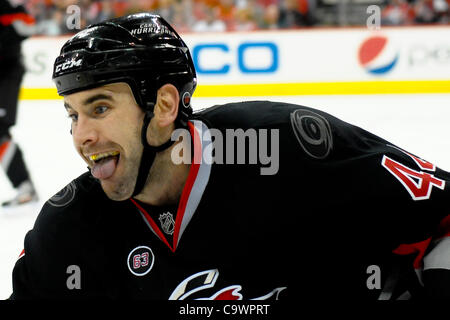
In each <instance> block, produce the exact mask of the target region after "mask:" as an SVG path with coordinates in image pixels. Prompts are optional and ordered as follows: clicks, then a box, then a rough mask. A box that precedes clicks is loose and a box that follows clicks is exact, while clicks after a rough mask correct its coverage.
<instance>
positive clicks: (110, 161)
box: [91, 157, 118, 179]
mask: <svg viewBox="0 0 450 320" xmlns="http://www.w3.org/2000/svg"><path fill="white" fill-rule="evenodd" d="M117 161H118V158H117V157H108V158H106V159H104V160H101V161H99V162H98V163H96V164H95V165H94V166H93V167H92V168H91V174H92V175H93V176H94V178H97V179H108V178H109V177H111V176H112V175H113V173H114V171H115V170H116V166H117Z"/></svg>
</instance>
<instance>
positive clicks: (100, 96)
mask: <svg viewBox="0 0 450 320" xmlns="http://www.w3.org/2000/svg"><path fill="white" fill-rule="evenodd" d="M97 100H109V101H113V100H114V99H113V97H112V96H110V95H108V94H104V93H98V94H96V95H93V96H92V97H89V98H87V99H85V100H84V101H83V105H84V106H87V105H89V104H91V103H94V102H95V101H97ZM64 108H66V110H67V109H73V108H72V106H71V105H70V104H68V103H67V102H64Z"/></svg>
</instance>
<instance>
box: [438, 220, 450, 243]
mask: <svg viewBox="0 0 450 320" xmlns="http://www.w3.org/2000/svg"><path fill="white" fill-rule="evenodd" d="M444 237H450V215H448V216H446V217H445V218H444V219H442V220H441V222H440V223H439V227H438V231H437V232H436V236H435V239H440V238H444Z"/></svg>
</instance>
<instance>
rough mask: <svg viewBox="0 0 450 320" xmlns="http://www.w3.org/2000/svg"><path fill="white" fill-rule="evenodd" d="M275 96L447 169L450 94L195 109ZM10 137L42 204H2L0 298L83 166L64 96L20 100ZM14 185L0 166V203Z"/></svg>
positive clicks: (198, 102) (206, 102)
mask: <svg viewBox="0 0 450 320" xmlns="http://www.w3.org/2000/svg"><path fill="white" fill-rule="evenodd" d="M260 99H263V100H277V101H286V102H291V103H297V104H302V105H305V106H310V107H314V108H318V109H321V110H324V111H326V112H329V113H331V114H333V115H335V116H337V117H338V118H341V119H342V120H345V121H347V122H350V123H353V124H355V125H358V126H360V127H363V128H365V129H367V130H369V131H371V132H373V133H374V134H377V135H379V136H381V137H383V138H385V139H387V140H389V141H390V142H392V143H393V144H396V145H398V146H400V147H402V148H404V149H406V150H408V151H409V152H411V153H413V154H416V155H418V156H420V157H422V158H424V159H426V160H428V161H430V162H433V163H434V164H436V165H437V166H439V167H441V168H442V169H445V170H449V171H450V126H449V125H448V121H449V119H450V94H427V95H418V94H417V95H373V96H368V95H357V96H299V97H263V98H255V97H252V98H247V99H243V98H214V99H209V98H208V99H207V98H196V99H193V104H194V105H195V107H196V108H204V107H208V106H212V105H214V104H223V103H226V102H231V101H242V100H260ZM12 133H13V136H14V140H15V141H16V142H17V143H18V144H19V145H20V147H21V148H22V150H23V152H24V156H25V160H26V162H27V165H28V167H29V170H30V173H31V176H32V178H33V180H34V182H35V184H36V187H37V189H38V193H39V196H40V203H38V204H34V205H26V206H24V207H22V208H20V209H14V210H9V211H6V210H5V209H2V208H0V299H5V298H7V297H9V295H10V294H11V292H12V280H11V278H12V270H13V267H14V264H15V261H16V259H17V257H18V255H19V254H20V252H21V251H22V249H23V240H24V237H25V234H26V232H27V231H28V230H30V229H31V228H32V227H33V223H34V221H35V219H36V216H37V214H38V213H39V210H40V208H41V206H42V204H43V203H44V202H45V201H46V200H47V199H48V198H49V197H51V196H52V195H53V194H55V193H56V192H58V191H59V190H60V189H62V188H63V187H64V186H65V185H66V184H67V183H69V182H70V181H71V180H72V179H74V178H75V177H77V176H78V175H79V174H81V173H82V172H84V171H86V167H85V165H84V163H83V162H82V160H81V159H80V158H79V156H78V154H77V153H76V152H75V150H74V148H73V146H72V140H71V136H70V134H69V119H68V118H67V117H66V112H65V110H64V107H63V105H62V101H21V102H20V105H19V110H18V119H17V125H16V126H15V127H14V128H13V130H12ZM12 196H14V190H13V189H12V188H11V185H10V183H9V181H8V180H7V179H6V176H5V174H4V173H3V171H1V170H0V202H1V201H4V200H7V199H9V198H10V197H12Z"/></svg>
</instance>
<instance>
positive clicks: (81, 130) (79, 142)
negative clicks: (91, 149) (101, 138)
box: [71, 115, 98, 147]
mask: <svg viewBox="0 0 450 320" xmlns="http://www.w3.org/2000/svg"><path fill="white" fill-rule="evenodd" d="M71 131H72V138H73V141H74V144H75V146H78V147H85V146H88V145H90V144H93V143H95V142H96V141H97V140H98V130H97V128H96V126H95V123H94V120H93V119H90V118H88V117H83V116H82V115H79V116H78V120H77V121H76V122H73V123H72V129H71Z"/></svg>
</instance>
